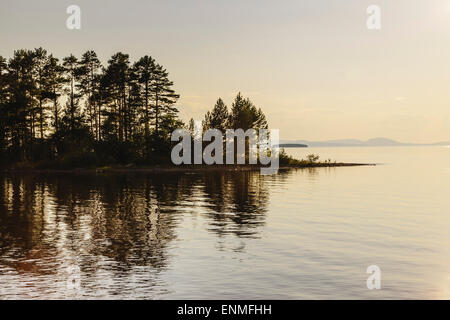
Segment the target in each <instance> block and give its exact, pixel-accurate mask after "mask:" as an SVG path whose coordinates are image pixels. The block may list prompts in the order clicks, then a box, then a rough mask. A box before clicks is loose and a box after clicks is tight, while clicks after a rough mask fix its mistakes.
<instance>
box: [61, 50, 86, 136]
mask: <svg viewBox="0 0 450 320" xmlns="http://www.w3.org/2000/svg"><path fill="white" fill-rule="evenodd" d="M78 66H79V65H78V59H77V58H76V57H75V56H74V55H70V56H68V57H65V58H64V59H63V67H64V71H65V82H66V84H67V87H66V89H65V91H66V93H67V94H68V96H69V100H68V101H67V104H66V109H65V117H64V120H65V122H67V124H68V126H69V130H70V131H74V130H75V129H77V128H79V127H80V126H81V124H82V123H81V119H82V117H81V114H80V110H79V105H78V104H79V98H80V94H79V93H78V92H77V90H76V87H77V72H78Z"/></svg>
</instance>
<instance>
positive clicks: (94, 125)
mask: <svg viewBox="0 0 450 320" xmlns="http://www.w3.org/2000/svg"><path fill="white" fill-rule="evenodd" d="M100 69H101V63H100V60H99V59H98V58H97V54H96V53H95V52H94V51H92V50H91V51H86V52H85V53H84V54H83V55H82V56H81V60H80V62H79V67H78V70H77V76H78V79H79V84H78V86H77V88H78V89H79V91H80V94H81V96H82V97H84V98H85V102H86V110H87V113H88V120H89V126H90V130H91V134H92V136H94V137H95V138H96V139H97V140H99V132H100V130H99V117H98V103H97V101H96V99H97V97H98V96H97V95H96V91H97V90H98V75H99V73H100Z"/></svg>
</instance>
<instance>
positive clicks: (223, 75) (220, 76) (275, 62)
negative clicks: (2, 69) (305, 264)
mask: <svg viewBox="0 0 450 320" xmlns="http://www.w3.org/2000/svg"><path fill="white" fill-rule="evenodd" d="M71 4H76V5H78V6H80V8H81V13H82V16H81V30H69V29H67V28H66V19H67V17H68V14H66V8H67V7H68V6H69V5H71ZM371 4H376V5H379V6H380V7H381V13H382V20H381V30H379V31H373V30H368V29H367V27H366V20H367V17H368V15H367V13H366V9H367V7H368V6H369V5H371ZM40 46H42V47H44V48H46V49H47V50H48V51H49V52H51V53H53V54H55V55H56V56H57V57H58V58H62V57H64V56H66V55H68V54H70V53H73V54H75V55H77V56H80V55H81V53H82V52H84V51H86V50H95V51H96V52H97V54H98V55H99V57H100V58H101V60H102V61H103V62H104V63H105V62H106V60H107V59H108V58H109V57H110V56H111V55H112V54H114V53H115V52H117V51H123V52H126V53H129V54H130V57H131V60H132V61H134V60H136V59H137V58H139V57H140V56H143V55H146V54H148V55H151V56H153V57H154V58H155V59H156V61H158V62H159V63H161V64H162V65H163V66H164V67H166V68H167V70H168V71H169V73H170V77H171V79H172V80H173V81H174V83H175V89H176V90H177V92H178V93H180V94H181V99H180V101H179V102H178V104H177V106H178V107H179V109H180V116H181V117H182V119H183V120H188V119H189V118H190V117H193V118H194V119H199V120H200V119H203V116H204V113H205V112H206V111H207V110H209V109H211V108H212V107H213V105H214V103H215V101H216V99H217V98H218V97H222V98H223V99H224V100H225V102H226V103H227V104H228V105H231V102H232V99H233V97H234V96H235V95H236V93H237V92H238V91H241V92H242V93H243V94H244V95H245V96H248V97H250V98H251V100H252V101H253V102H255V104H256V105H257V106H259V107H261V108H262V109H263V111H264V112H265V113H266V116H267V118H268V121H269V125H270V127H271V128H279V129H280V137H281V139H307V140H328V139H343V138H359V139H368V138H373V137H388V138H392V139H396V140H400V141H404V142H434V141H444V140H445V141H449V140H450V0H370V1H366V0H283V1H274V0H273V1H266V0H164V1H163V0H161V1H159V0H158V1H156V0H155V1H149V0H146V1H144V0H142V1H138V0H128V1H116V0H95V1H92V0H76V1H75V0H73V1H65V0H53V1H49V0H40V1H23V0H1V2H0V55H2V56H4V57H7V58H9V57H11V56H12V54H13V51H14V50H15V49H20V48H28V49H32V48H35V47H40Z"/></svg>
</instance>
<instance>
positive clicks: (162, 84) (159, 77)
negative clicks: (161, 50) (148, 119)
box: [151, 64, 180, 135]
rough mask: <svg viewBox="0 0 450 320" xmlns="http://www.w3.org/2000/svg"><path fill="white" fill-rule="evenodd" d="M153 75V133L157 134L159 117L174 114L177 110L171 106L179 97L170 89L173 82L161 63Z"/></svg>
mask: <svg viewBox="0 0 450 320" xmlns="http://www.w3.org/2000/svg"><path fill="white" fill-rule="evenodd" d="M154 75H155V77H154V81H153V83H152V89H151V90H152V94H153V98H154V105H153V107H154V109H153V112H154V119H155V134H156V135H158V134H159V127H160V121H161V118H163V117H165V116H170V117H172V116H174V115H175V114H176V113H177V112H178V110H177V109H176V108H175V107H174V106H173V105H174V104H175V103H176V102H177V100H178V98H179V97H180V96H179V95H178V94H176V93H175V90H173V89H172V86H173V82H172V81H170V80H169V74H168V72H167V71H166V69H164V68H163V67H162V66H161V65H159V64H157V65H156V67H155V74H154Z"/></svg>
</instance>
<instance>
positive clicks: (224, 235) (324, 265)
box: [0, 147, 450, 299]
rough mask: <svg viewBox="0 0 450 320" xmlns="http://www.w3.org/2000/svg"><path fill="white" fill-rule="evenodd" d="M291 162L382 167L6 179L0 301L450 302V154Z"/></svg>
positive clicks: (409, 151)
mask: <svg viewBox="0 0 450 320" xmlns="http://www.w3.org/2000/svg"><path fill="white" fill-rule="evenodd" d="M288 152H289V153H291V154H293V155H295V156H298V157H305V156H306V154H309V153H316V154H319V155H320V156H321V158H324V159H328V158H331V159H333V160H338V161H347V162H370V163H379V164H380V165H378V166H376V167H371V166H367V167H366V166H364V167H343V168H317V169H309V170H308V169H305V170H300V169H297V170H291V171H281V172H280V173H279V174H278V175H275V176H260V175H259V173H258V172H244V173H242V172H240V173H239V172H222V173H219V172H217V173H207V174H203V173H199V174H164V175H154V174H153V175H152V174H148V175H146V174H127V175H97V176H95V175H89V174H84V175H83V174H78V175H76V174H59V175H55V174H46V175H45V174H21V175H17V174H15V175H13V174H0V298H3V299H13V298H26V299H36V298H40V299H43V298H50V299H54V298H56V299H67V298H70V299H88V298H101V299H104V298H108V299H109V298H115V299H133V298H136V299H176V298H180V299H238V298H248V299H371V298H376V299H404V298H407V299H415V298H424V299H432V298H437V299H449V298H450V209H449V200H450V197H449V194H450V148H448V147H389V148H376V147H375V148H370V147H369V148H360V147H355V148H308V149H289V150H288ZM370 265H377V266H378V267H379V268H380V269H381V289H380V290H369V289H367V286H366V279H367V277H368V276H369V275H368V274H367V273H366V269H367V267H368V266H370Z"/></svg>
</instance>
